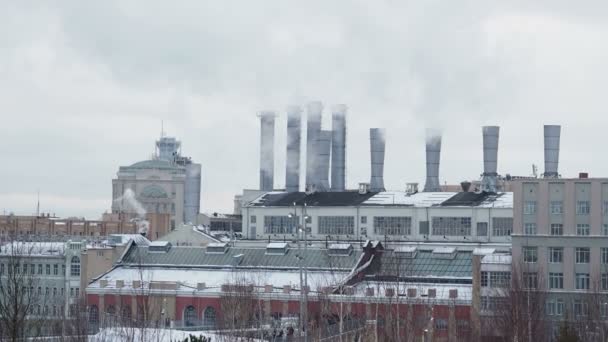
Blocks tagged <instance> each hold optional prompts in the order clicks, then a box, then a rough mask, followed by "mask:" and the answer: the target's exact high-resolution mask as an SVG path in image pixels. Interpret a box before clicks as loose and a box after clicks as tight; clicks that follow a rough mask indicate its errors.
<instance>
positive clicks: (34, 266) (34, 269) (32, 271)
mask: <svg viewBox="0 0 608 342" xmlns="http://www.w3.org/2000/svg"><path fill="white" fill-rule="evenodd" d="M30 274H36V265H34V264H30Z"/></svg>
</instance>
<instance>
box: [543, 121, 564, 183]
mask: <svg viewBox="0 0 608 342" xmlns="http://www.w3.org/2000/svg"><path fill="white" fill-rule="evenodd" d="M544 128H545V173H544V174H543V176H544V177H545V178H557V177H559V173H558V171H557V167H558V164H559V138H560V133H561V126H559V125H545V127H544Z"/></svg>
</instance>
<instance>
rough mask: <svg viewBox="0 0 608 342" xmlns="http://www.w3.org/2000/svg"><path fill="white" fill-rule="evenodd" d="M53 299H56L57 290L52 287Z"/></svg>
mask: <svg viewBox="0 0 608 342" xmlns="http://www.w3.org/2000/svg"><path fill="white" fill-rule="evenodd" d="M53 297H57V288H56V287H53Z"/></svg>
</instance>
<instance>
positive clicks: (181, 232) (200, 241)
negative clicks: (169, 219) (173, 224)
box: [160, 221, 240, 247]
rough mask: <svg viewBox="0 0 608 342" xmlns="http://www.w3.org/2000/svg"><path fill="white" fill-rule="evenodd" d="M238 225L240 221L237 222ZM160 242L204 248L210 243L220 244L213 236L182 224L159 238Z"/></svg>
mask: <svg viewBox="0 0 608 342" xmlns="http://www.w3.org/2000/svg"><path fill="white" fill-rule="evenodd" d="M239 223H240V221H239ZM160 240H162V241H167V242H170V243H171V244H172V245H173V246H199V247H200V246H203V247H204V246H206V245H208V244H210V243H217V242H220V240H218V239H217V238H215V237H214V236H212V235H210V234H208V233H206V232H204V231H201V230H199V229H198V227H196V226H192V225H189V224H182V225H181V226H179V227H177V228H175V229H174V230H172V231H171V232H169V233H168V234H167V235H164V236H162V237H161V238H160Z"/></svg>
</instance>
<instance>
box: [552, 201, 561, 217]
mask: <svg viewBox="0 0 608 342" xmlns="http://www.w3.org/2000/svg"><path fill="white" fill-rule="evenodd" d="M550 209H551V214H553V215H559V214H563V213H564V202H562V201H551V208H550Z"/></svg>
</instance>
